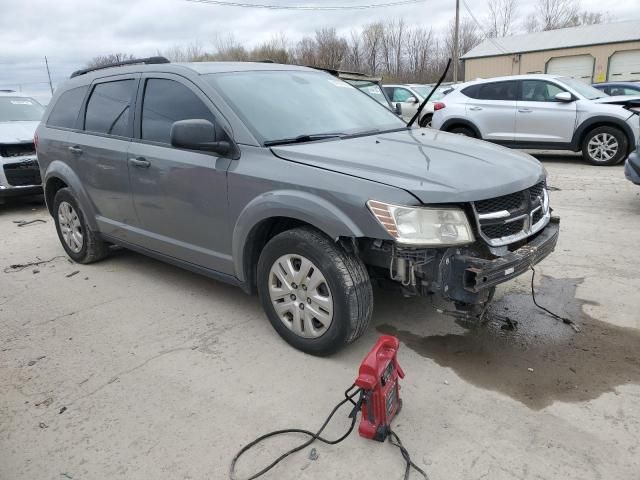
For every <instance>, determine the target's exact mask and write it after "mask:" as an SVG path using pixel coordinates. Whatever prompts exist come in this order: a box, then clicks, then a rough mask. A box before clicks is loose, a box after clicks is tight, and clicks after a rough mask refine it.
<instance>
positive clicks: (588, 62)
mask: <svg viewBox="0 0 640 480" xmlns="http://www.w3.org/2000/svg"><path fill="white" fill-rule="evenodd" d="M547 73H548V74H550V75H564V76H567V77H573V78H576V79H578V80H582V81H583V82H584V83H589V84H591V81H592V79H593V57H592V56H591V55H572V56H570V57H555V58H552V59H551V60H549V61H548V62H547Z"/></svg>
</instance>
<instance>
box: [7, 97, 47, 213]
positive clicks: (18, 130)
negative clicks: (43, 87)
mask: <svg viewBox="0 0 640 480" xmlns="http://www.w3.org/2000/svg"><path fill="white" fill-rule="evenodd" d="M42 112H44V108H43V107H42V105H40V104H39V103H38V102H37V101H35V100H34V99H33V98H31V97H26V96H24V95H22V94H20V93H17V92H14V91H12V90H0V203H2V202H3V201H4V199H5V198H6V197H10V196H11V197H13V196H19V195H33V194H39V193H42V181H41V180H40V169H39V167H38V161H37V159H36V149H35V145H34V141H33V135H34V133H35V131H36V128H37V126H38V123H40V117H41V116H42Z"/></svg>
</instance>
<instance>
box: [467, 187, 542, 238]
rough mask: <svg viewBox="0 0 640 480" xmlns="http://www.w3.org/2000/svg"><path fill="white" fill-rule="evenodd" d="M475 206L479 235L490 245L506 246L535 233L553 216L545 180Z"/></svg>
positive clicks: (474, 204)
mask: <svg viewBox="0 0 640 480" xmlns="http://www.w3.org/2000/svg"><path fill="white" fill-rule="evenodd" d="M472 205H473V210H474V213H475V216H476V223H477V227H478V231H479V233H480V236H481V237H482V238H483V239H484V240H485V241H486V242H487V243H488V244H489V245H491V246H502V245H507V244H509V243H513V242H516V241H518V240H521V239H523V238H525V237H527V236H529V235H532V234H534V233H536V232H537V231H539V230H540V229H542V228H543V227H544V225H546V223H547V222H548V220H549V218H550V213H549V208H548V207H549V200H548V197H547V191H546V184H545V182H540V183H537V184H536V185H534V186H532V187H530V188H528V189H526V190H522V191H519V192H515V193H511V194H509V195H503V196H501V197H496V198H490V199H488V200H480V201H477V202H473V204H472Z"/></svg>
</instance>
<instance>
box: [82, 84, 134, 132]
mask: <svg viewBox="0 0 640 480" xmlns="http://www.w3.org/2000/svg"><path fill="white" fill-rule="evenodd" d="M135 86H136V82H135V80H133V79H131V80H118V81H115V82H107V83H99V84H97V85H96V86H95V88H94V89H93V93H91V97H90V98H89V102H88V104H87V113H86V114H85V119H84V129H85V130H87V131H89V132H96V133H104V134H107V135H119V136H123V137H124V136H131V132H130V130H131V129H130V124H129V117H130V113H131V101H132V98H133V93H134V91H135Z"/></svg>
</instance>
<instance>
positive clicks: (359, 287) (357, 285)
mask: <svg viewBox="0 0 640 480" xmlns="http://www.w3.org/2000/svg"><path fill="white" fill-rule="evenodd" d="M257 273H258V275H257V282H258V294H259V296H260V301H261V303H262V306H263V308H264V310H265V312H266V313H267V316H268V317H269V321H270V322H271V325H273V328H275V330H276V331H277V332H278V333H279V334H280V336H281V337H282V338H284V339H285V340H286V341H287V342H288V343H289V344H290V345H292V346H293V347H295V348H297V349H298V350H302V351H303V352H306V353H310V354H313V355H328V354H330V353H333V352H335V351H337V350H339V349H340V348H342V347H344V346H345V345H347V344H349V343H351V342H353V341H354V340H356V339H357V338H359V337H360V336H361V335H362V334H363V333H364V332H365V330H366V328H367V326H368V325H369V322H370V320H371V313H372V311H373V292H372V289H371V281H370V279H369V275H368V273H367V270H366V268H365V266H364V264H363V263H362V261H361V260H360V259H359V258H358V257H357V256H356V255H354V254H352V253H349V252H347V251H345V250H344V249H343V248H342V247H340V245H338V244H336V243H335V242H333V241H332V240H331V239H329V238H328V237H326V236H325V235H324V234H322V233H320V232H318V231H317V230H315V229H313V228H309V227H303V228H295V229H292V230H287V231H285V232H283V233H280V234H279V235H276V236H275V237H273V238H272V239H271V240H270V241H269V242H268V243H267V245H266V246H265V247H264V249H263V250H262V253H261V254H260V259H259V261H258V272H257Z"/></svg>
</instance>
